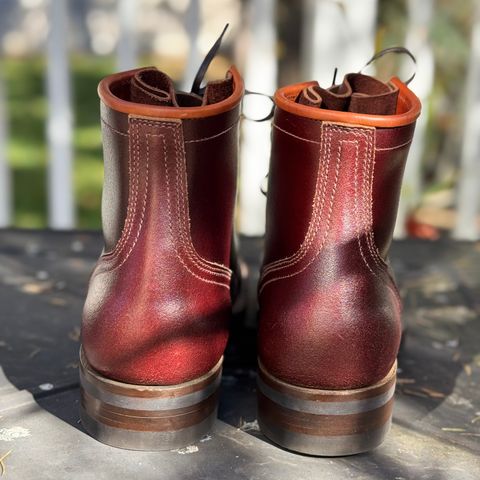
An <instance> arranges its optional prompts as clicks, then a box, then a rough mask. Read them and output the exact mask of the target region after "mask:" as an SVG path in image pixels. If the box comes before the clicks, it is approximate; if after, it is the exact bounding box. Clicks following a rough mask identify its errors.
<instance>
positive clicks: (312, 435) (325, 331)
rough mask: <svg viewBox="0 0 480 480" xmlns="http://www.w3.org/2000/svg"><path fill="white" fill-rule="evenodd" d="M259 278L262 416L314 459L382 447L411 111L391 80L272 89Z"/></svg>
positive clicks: (388, 409) (391, 376)
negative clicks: (396, 239) (395, 251)
mask: <svg viewBox="0 0 480 480" xmlns="http://www.w3.org/2000/svg"><path fill="white" fill-rule="evenodd" d="M275 104H276V112H275V116H274V124H273V140H272V156H271V164H270V174H269V186H268V201H267V226H266V245H265V258H264V264H263V268H262V273H261V278H260V282H259V303H260V326H259V364H260V365H259V380H258V383H259V392H258V398H259V412H258V415H259V423H260V427H261V429H262V431H263V433H264V434H265V435H266V436H267V437H269V438H270V439H271V440H273V441H274V442H275V443H277V444H279V445H281V446H283V447H285V448H287V449H291V450H295V451H299V452H302V453H307V454H313V455H328V456H330V455H349V454H354V453H358V452H363V451H366V450H369V449H372V448H374V447H376V446H377V445H379V444H380V443H381V442H382V440H383V438H384V436H385V434H386V433H387V431H388V429H389V426H390V423H391V417H392V405H393V394H394V389H395V371H396V356H397V352H398V348H399V344H400V337H401V321H400V309H401V306H400V298H399V295H398V292H397V289H396V286H395V281H394V279H393V276H392V273H391V270H390V267H389V264H388V260H387V256H388V250H389V247H390V243H391V239H392V232H393V228H394V223H395V217H396V211H397V205H398V199H399V194H400V187H401V181H402V175H403V170H404V166H405V161H406V158H407V153H408V149H409V145H410V143H411V141H412V136H413V131H414V127H415V120H416V118H417V117H418V115H419V113H420V103H419V100H418V99H417V97H416V96H415V95H414V94H413V93H412V92H411V91H410V90H409V89H408V88H407V86H406V85H405V84H403V83H402V82H401V81H400V80H398V79H396V78H394V79H392V80H391V81H390V82H389V83H383V82H380V81H378V80H375V79H374V78H372V77H368V76H366V75H361V74H351V75H348V76H346V77H345V80H344V82H343V84H342V85H338V86H334V87H332V88H330V89H328V90H325V89H322V88H320V87H319V86H318V84H317V83H314V82H311V83H302V84H296V85H292V86H288V87H285V88H281V89H280V90H278V91H277V92H276V94H275Z"/></svg>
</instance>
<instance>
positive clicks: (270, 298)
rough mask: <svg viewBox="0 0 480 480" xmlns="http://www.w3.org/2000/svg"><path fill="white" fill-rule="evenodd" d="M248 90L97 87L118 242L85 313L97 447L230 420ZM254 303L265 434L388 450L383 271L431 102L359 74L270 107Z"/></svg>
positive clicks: (88, 411) (140, 78) (386, 281)
mask: <svg viewBox="0 0 480 480" xmlns="http://www.w3.org/2000/svg"><path fill="white" fill-rule="evenodd" d="M243 94H244V86H243V81H242V78H241V76H240V74H239V73H238V71H237V70H236V69H235V68H234V67H232V68H230V70H229V71H228V72H227V74H226V76H225V78H224V79H222V80H218V81H213V82H209V83H208V84H207V86H206V87H205V88H204V89H202V90H199V91H197V92H195V93H185V92H179V91H177V90H175V88H174V86H173V83H172V81H171V80H170V78H169V77H168V76H167V75H166V74H164V73H162V72H160V71H158V70H156V69H155V68H144V69H137V70H132V71H128V72H123V73H118V74H114V75H111V76H109V77H107V78H105V79H103V80H102V81H101V83H100V85H99V95H100V99H101V120H102V131H103V145H104V163H105V182H104V190H103V199H102V220H103V233H104V240H105V247H104V251H103V253H102V254H101V256H100V258H99V260H98V262H97V264H96V266H95V269H94V271H93V273H92V276H91V279H90V284H89V289H88V296H87V299H86V303H85V309H84V315H83V324H82V349H81V354H80V360H81V362H80V376H81V393H82V402H81V405H82V407H81V417H82V422H83V425H84V427H85V429H86V430H87V431H88V432H89V433H90V434H91V435H92V436H93V437H95V438H97V439H98V440H100V441H102V442H104V443H107V444H111V445H114V446H118V447H123V448H128V449H139V450H162V449H174V448H178V447H182V446H185V445H188V444H190V443H193V442H195V441H197V440H199V439H200V438H201V437H202V436H203V435H204V434H206V433H207V432H208V431H209V430H210V429H211V427H212V425H213V422H214V420H215V417H216V408H217V401H218V388H219V384H220V378H221V369H222V359H223V353H224V350H225V346H226V342H227V337H228V328H229V327H228V324H229V318H230V316H231V305H232V294H231V286H232V282H234V281H235V278H234V277H235V274H234V273H233V272H232V265H231V258H232V251H231V249H232V235H233V233H232V232H233V218H234V206H235V196H236V180H237V144H238V123H239V118H240V109H241V101H242V97H243ZM274 103H275V114H274V118H273V123H272V132H273V133H272V134H273V136H272V154H271V164H270V174H269V186H268V201H267V224H266V237H265V252H264V261H263V266H262V270H261V276H260V282H259V288H258V299H259V306H260V320H259V338H258V355H259V370H258V420H259V424H260V427H261V430H262V431H263V432H264V434H265V435H266V436H267V437H269V438H270V439H271V440H273V441H274V442H275V443H277V444H279V445H281V446H283V447H285V448H288V449H291V450H295V451H299V452H303V453H309V454H314V455H346V454H353V453H358V452H362V451H366V450H369V449H372V448H374V447H375V446H377V445H379V444H380V443H381V442H382V440H383V438H384V436H385V434H386V432H387V431H388V428H389V425H390V422H391V417H392V404H393V394H394V389H395V373H396V356H397V352H398V348H399V344H400V337H401V321H400V309H401V306H400V298H399V295H398V292H397V289H396V286H395V281H394V279H393V276H392V272H391V269H390V266H389V264H388V260H387V255H388V250H389V246H390V242H391V239H392V231H393V227H394V221H395V216H396V210H397V204H398V199H399V194H400V186H401V179H402V174H403V170H404V166H405V161H406V157H407V152H408V149H409V145H410V142H411V141H412V136H413V131H414V126H415V120H416V118H417V116H418V115H419V113H420V104H419V101H418V99H417V98H416V97H415V95H414V94H413V93H412V92H411V91H410V90H409V89H408V88H407V86H406V85H405V84H403V83H402V82H401V81H400V80H398V79H396V78H393V79H392V80H391V81H390V82H388V83H383V82H380V81H379V80H376V79H374V78H372V77H369V76H366V75H362V74H350V75H347V76H346V77H345V79H344V81H343V83H342V84H341V85H337V86H333V87H331V88H329V89H323V88H321V87H320V86H319V85H318V84H317V83H315V82H310V83H301V84H295V85H291V86H287V87H284V88H281V89H279V90H278V91H277V92H276V93H275V96H274Z"/></svg>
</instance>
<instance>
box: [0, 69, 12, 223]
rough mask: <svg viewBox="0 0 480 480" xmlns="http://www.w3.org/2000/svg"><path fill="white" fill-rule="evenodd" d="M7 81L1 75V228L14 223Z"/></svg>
mask: <svg viewBox="0 0 480 480" xmlns="http://www.w3.org/2000/svg"><path fill="white" fill-rule="evenodd" d="M5 97H6V96H5V81H4V78H3V76H2V75H0V227H2V228H3V227H8V226H10V224H11V222H12V190H11V174H10V166H9V164H8V156H7V140H8V127H7V101H6V98H5Z"/></svg>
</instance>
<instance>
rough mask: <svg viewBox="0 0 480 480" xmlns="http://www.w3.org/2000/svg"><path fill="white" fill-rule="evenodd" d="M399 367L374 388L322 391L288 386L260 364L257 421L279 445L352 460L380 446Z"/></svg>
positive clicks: (303, 451)
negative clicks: (352, 457) (356, 455)
mask: <svg viewBox="0 0 480 480" xmlns="http://www.w3.org/2000/svg"><path fill="white" fill-rule="evenodd" d="M395 378H396V363H395V365H393V367H392V369H391V370H390V372H389V373H388V375H387V376H386V377H385V378H384V379H382V380H381V381H380V382H378V383H377V384H375V385H372V386H369V387H365V388H359V389H354V390H320V389H313V388H303V387H297V386H294V385H289V384H287V383H285V382H283V381H281V380H279V379H277V378H275V377H273V376H272V375H270V374H269V373H268V372H267V371H266V370H265V368H264V367H263V366H262V365H261V364H260V367H259V375H258V421H259V425H260V428H261V430H262V432H263V433H264V434H265V435H266V436H267V437H268V438H270V439H271V440H272V441H273V442H275V443H277V444H279V445H280V446H282V447H284V448H286V449H289V450H294V451H298V452H301V453H306V454H310V455H319V456H339V455H353V454H355V453H360V452H365V451H368V450H371V449H373V448H375V447H377V446H378V445H379V444H380V443H382V441H383V439H384V437H385V435H386V433H387V432H388V430H389V428H390V424H391V419H392V409H393V395H394V392H395Z"/></svg>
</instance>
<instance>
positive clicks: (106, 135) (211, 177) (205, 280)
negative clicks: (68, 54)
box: [82, 70, 243, 385]
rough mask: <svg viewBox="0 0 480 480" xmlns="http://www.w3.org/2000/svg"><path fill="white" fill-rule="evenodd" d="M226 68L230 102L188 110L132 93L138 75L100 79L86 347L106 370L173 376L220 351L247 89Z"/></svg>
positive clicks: (145, 377)
mask: <svg viewBox="0 0 480 480" xmlns="http://www.w3.org/2000/svg"><path fill="white" fill-rule="evenodd" d="M232 72H233V93H232V95H231V96H229V98H226V99H224V100H220V101H217V102H216V103H215V104H212V105H207V106H205V107H200V106H195V107H193V108H192V109H191V110H189V109H188V108H187V107H182V108H178V107H173V106H159V105H158V104H157V105H155V106H149V105H142V104H138V103H135V102H131V101H129V100H128V95H129V93H128V82H129V78H130V77H131V76H133V75H135V74H136V73H138V71H132V72H123V73H121V74H117V75H112V76H111V77H108V78H107V79H105V80H104V81H103V82H102V85H103V86H102V87H101V89H100V93H101V98H102V102H101V116H102V131H103V142H104V161H105V183H104V193H103V201H102V219H103V231H104V238H105V250H104V253H103V254H102V255H101V257H100V258H99V260H98V262H97V264H96V266H95V269H94V271H93V273H92V276H91V279H90V284H89V289H88V295H87V299H86V303H85V307H84V314H83V322H82V344H83V349H84V352H85V355H86V358H87V360H88V362H89V364H90V365H91V367H92V368H94V369H95V370H96V371H98V372H100V373H101V374H102V375H104V376H106V377H108V378H112V379H115V380H119V381H122V382H127V383H134V384H149V385H173V384H179V383H183V382H186V381H189V380H192V379H194V378H197V377H199V376H201V375H203V374H205V373H207V372H208V371H209V370H210V369H211V368H213V367H214V366H215V364H216V363H217V362H218V361H219V359H220V358H221V356H222V355H223V352H224V349H225V345H226V341H227V336H228V320H229V317H230V312H231V299H230V280H231V275H232V272H231V270H230V263H229V262H230V253H231V252H230V246H231V240H232V226H233V209H234V203H235V192H236V187H235V185H236V175H237V143H238V132H237V130H238V129H237V127H238V118H239V108H240V107H239V102H240V100H241V97H242V93H243V83H242V80H241V78H240V76H239V75H238V73H237V72H236V71H234V70H233V71H232ZM232 72H231V73H232ZM231 73H230V74H231ZM110 87H112V88H110ZM115 92H122V95H121V98H117V97H116V96H115ZM232 97H233V98H234V101H232ZM117 105H120V106H121V109H117V108H116V106H117ZM129 105H131V108H129ZM204 109H206V112H205V110H204ZM144 112H146V113H148V116H145V115H139V113H142V114H143V113H144ZM176 112H178V115H176Z"/></svg>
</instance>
